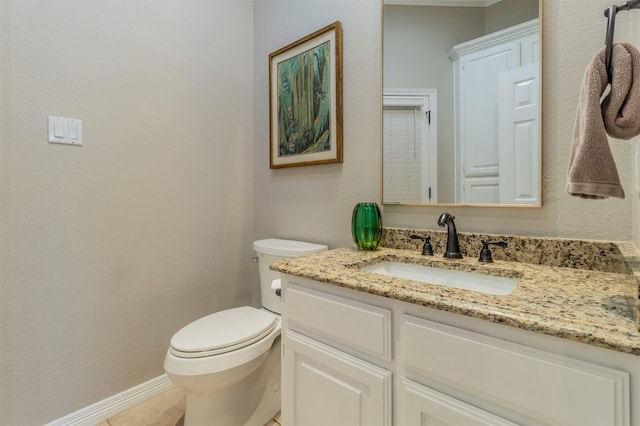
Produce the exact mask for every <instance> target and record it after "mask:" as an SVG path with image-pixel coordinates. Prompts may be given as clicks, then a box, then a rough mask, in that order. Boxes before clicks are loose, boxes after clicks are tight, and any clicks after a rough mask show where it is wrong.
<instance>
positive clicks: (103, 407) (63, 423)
mask: <svg viewBox="0 0 640 426" xmlns="http://www.w3.org/2000/svg"><path fill="white" fill-rule="evenodd" d="M172 387H173V384H172V383H171V381H169V378H168V377H167V375H166V374H163V375H162V376H159V377H156V378H155V379H151V380H149V381H148V382H144V383H142V384H139V385H138V386H134V387H132V388H131V389H127V390H126V391H124V392H120V393H119V394H117V395H113V396H110V397H109V398H106V399H103V400H102V401H99V402H96V403H95V404H92V405H90V406H88V407H85V408H82V409H80V410H78V411H76V412H74V413H71V414H68V415H66V416H64V417H62V418H59V419H58V420H54V421H52V422H51V423H47V424H46V425H45V426H93V425H95V424H97V423H100V422H101V421H103V420H106V419H108V418H109V417H111V416H113V415H114V414H118V413H119V412H121V411H124V410H126V409H127V408H131V407H133V406H134V405H137V404H139V403H141V402H143V401H145V400H147V399H149V398H152V397H154V396H156V395H158V394H160V393H162V392H164V391H166V390H169V389H171V388H172Z"/></svg>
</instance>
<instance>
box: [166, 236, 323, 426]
mask: <svg viewBox="0 0 640 426" xmlns="http://www.w3.org/2000/svg"><path fill="white" fill-rule="evenodd" d="M253 250H254V251H255V252H256V254H257V259H258V262H259V272H260V288H261V292H262V293H261V294H262V306H263V308H262V309H256V308H253V307H250V306H243V307H240V308H233V309H228V310H225V311H221V312H216V313H214V314H211V315H208V316H206V317H204V318H200V319H198V320H196V321H194V322H192V323H191V324H188V325H187V326H185V327H183V328H182V329H181V330H180V331H178V332H177V333H176V334H175V335H174V336H173V337H172V338H171V346H170V347H169V350H168V351H167V355H166V357H165V360H164V369H165V371H166V372H167V376H169V379H170V380H171V381H172V382H173V384H175V385H176V386H178V387H179V388H182V389H183V390H184V391H185V394H186V399H187V408H186V414H185V423H184V424H185V426H209V425H221V426H240V425H247V426H249V425H258V426H262V425H264V424H265V423H267V422H268V421H269V420H270V419H271V418H272V417H273V416H274V415H276V414H277V413H278V411H279V410H280V355H281V352H280V312H281V308H280V303H281V302H280V297H279V293H278V294H276V291H275V290H274V289H272V283H273V282H274V280H277V279H279V278H280V274H279V273H277V272H274V271H271V270H270V269H269V266H270V265H271V264H272V263H273V262H275V261H276V260H280V259H284V258H289V257H298V256H303V255H306V254H311V253H316V252H319V251H324V250H327V246H323V245H318V244H312V243H305V242H301V241H291V240H280V239H275V238H270V239H266V240H259V241H255V242H254V243H253Z"/></svg>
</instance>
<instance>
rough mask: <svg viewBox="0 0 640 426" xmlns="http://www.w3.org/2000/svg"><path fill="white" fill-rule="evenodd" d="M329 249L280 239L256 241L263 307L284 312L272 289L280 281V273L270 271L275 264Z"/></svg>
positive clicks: (318, 245)
mask: <svg viewBox="0 0 640 426" xmlns="http://www.w3.org/2000/svg"><path fill="white" fill-rule="evenodd" d="M327 249H328V247H327V246H324V245H320V244H313V243H307V242H303V241H293V240H281V239H278V238H268V239H266V240H258V241H254V243H253V250H254V251H255V252H256V254H257V256H258V269H259V272H260V290H261V291H260V293H261V296H262V306H263V307H264V308H267V309H268V310H270V311H271V312H275V313H277V314H279V313H281V312H282V308H281V306H280V305H281V303H282V302H281V301H280V296H278V295H276V292H275V290H273V289H272V288H271V285H272V283H273V281H274V280H279V279H280V272H275V271H272V270H271V269H269V266H271V264H272V263H273V262H275V261H277V260H281V259H287V258H291V257H300V256H305V255H307V254H311V253H317V252H320V251H325V250H327Z"/></svg>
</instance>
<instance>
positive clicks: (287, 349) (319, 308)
mask: <svg viewBox="0 0 640 426" xmlns="http://www.w3.org/2000/svg"><path fill="white" fill-rule="evenodd" d="M283 298H284V302H285V303H284V307H283V316H282V318H283V325H284V324H286V325H284V327H283V329H282V342H283V358H282V400H283V409H282V421H283V424H287V425H304V426H311V425H318V426H323V425H332V426H339V425H345V426H346V425H350V426H358V425H360V426H384V425H387V426H390V425H391V424H392V421H391V413H392V411H391V405H392V400H391V395H392V391H391V388H392V374H391V372H390V371H389V370H387V369H385V368H381V367H380V366H378V365H375V364H373V363H371V362H368V361H366V360H365V359H364V358H373V359H378V360H379V361H381V362H380V363H379V364H384V363H385V362H388V361H389V360H390V359H391V311H390V310H388V309H381V308H378V307H375V306H368V305H365V304H362V303H360V302H357V301H355V300H349V299H345V298H342V297H336V296H334V295H330V294H324V293H322V292H318V291H314V290H312V289H309V288H305V287H301V286H298V285H295V284H289V283H288V284H287V285H286V286H285V290H284V292H283Z"/></svg>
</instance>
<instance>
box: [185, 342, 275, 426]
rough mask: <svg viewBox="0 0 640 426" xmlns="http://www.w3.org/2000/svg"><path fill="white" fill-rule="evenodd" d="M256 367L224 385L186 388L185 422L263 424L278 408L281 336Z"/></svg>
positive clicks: (191, 424) (188, 424) (200, 424)
mask: <svg viewBox="0 0 640 426" xmlns="http://www.w3.org/2000/svg"><path fill="white" fill-rule="evenodd" d="M265 355H266V358H265V359H264V361H263V362H262V365H260V366H259V367H258V368H257V369H256V370H255V371H253V372H252V373H251V374H249V375H248V376H247V377H245V378H244V379H242V380H240V381H238V382H237V383H234V384H232V385H230V386H227V387H222V388H219V389H214V390H213V391H207V390H204V389H199V390H191V391H187V392H186V412H185V420H184V426H216V425H220V426H263V425H264V424H265V423H267V422H268V421H269V420H270V419H272V418H273V417H274V416H275V415H276V414H277V413H278V411H280V371H281V368H280V363H281V359H280V357H281V348H280V338H278V339H276V341H275V342H274V343H273V346H272V347H271V350H269V352H268V353H266V354H265Z"/></svg>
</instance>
